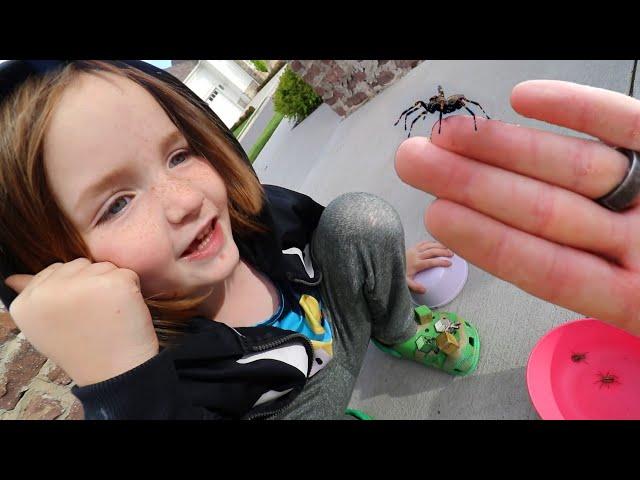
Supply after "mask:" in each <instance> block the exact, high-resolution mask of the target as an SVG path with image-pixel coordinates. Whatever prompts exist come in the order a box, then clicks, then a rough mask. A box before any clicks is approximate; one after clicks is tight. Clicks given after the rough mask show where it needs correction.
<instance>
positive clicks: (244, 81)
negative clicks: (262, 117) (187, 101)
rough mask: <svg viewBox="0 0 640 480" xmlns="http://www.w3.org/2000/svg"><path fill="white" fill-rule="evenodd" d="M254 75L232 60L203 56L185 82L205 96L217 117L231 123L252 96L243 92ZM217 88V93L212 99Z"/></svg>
mask: <svg viewBox="0 0 640 480" xmlns="http://www.w3.org/2000/svg"><path fill="white" fill-rule="evenodd" d="M252 81H253V79H252V78H251V76H250V75H248V74H247V73H246V72H245V71H244V70H242V69H241V68H240V67H239V66H237V65H236V64H235V63H234V62H233V61H230V60H203V61H201V62H200V63H199V64H198V65H197V66H196V68H195V69H194V70H193V72H191V73H190V74H189V75H188V76H187V78H185V84H186V85H187V86H188V87H189V88H190V89H191V90H193V91H194V92H195V94H196V95H198V96H199V97H200V98H202V99H203V100H205V101H206V102H207V103H208V104H209V106H210V107H211V109H212V110H213V111H214V112H216V114H217V115H218V117H220V119H221V120H222V121H223V122H224V123H225V125H227V126H228V127H230V126H232V125H233V124H234V123H235V122H236V121H237V120H238V118H240V116H241V115H242V113H243V112H244V109H245V108H246V106H247V105H248V103H249V102H250V100H251V99H250V98H249V97H248V96H247V95H246V94H245V93H244V91H245V90H246V88H247V87H248V86H249V85H250V84H251V82H252ZM214 90H217V95H216V96H215V97H214V98H213V99H210V96H211V94H212V93H213V92H214Z"/></svg>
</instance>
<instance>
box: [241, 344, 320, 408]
mask: <svg viewBox="0 0 640 480" xmlns="http://www.w3.org/2000/svg"><path fill="white" fill-rule="evenodd" d="M295 338H301V339H302V340H304V342H305V343H306V345H308V346H309V349H310V350H311V355H312V357H313V345H312V344H311V341H310V340H309V339H308V338H307V337H305V336H304V335H302V334H300V333H293V334H291V335H287V336H286V337H284V338H280V339H278V340H274V341H273V342H270V343H267V344H266V345H253V346H249V349H250V350H252V351H254V352H259V351H262V350H269V349H271V348H274V347H277V346H279V345H283V344H284V343H287V342H289V341H290V340H292V339H295ZM309 349H307V352H309ZM311 361H313V358H312V359H311ZM308 375H309V373H308V372H307V373H306V374H305V376H306V377H307V380H309V377H308ZM303 388H304V387H303ZM298 395H299V394H298ZM296 397H297V395H296ZM296 397H294V398H292V399H291V400H290V401H289V402H288V403H287V404H286V405H283V406H282V407H280V408H278V409H276V410H270V411H266V412H261V413H257V414H254V415H249V416H248V417H245V420H256V419H258V418H265V417H270V416H276V415H279V414H281V413H282V412H283V411H284V410H285V409H286V408H287V407H288V406H289V405H291V403H292V402H293V401H294V400H295V398H296Z"/></svg>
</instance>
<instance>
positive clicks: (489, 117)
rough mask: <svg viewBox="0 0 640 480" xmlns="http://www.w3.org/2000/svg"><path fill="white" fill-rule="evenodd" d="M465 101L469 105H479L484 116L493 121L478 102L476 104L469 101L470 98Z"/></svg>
mask: <svg viewBox="0 0 640 480" xmlns="http://www.w3.org/2000/svg"><path fill="white" fill-rule="evenodd" d="M465 100H466V101H467V102H469V103H473V104H474V105H477V106H479V107H480V110H482V113H484V115H485V116H486V117H487V118H488V119H489V120H491V117H490V116H489V115H487V112H485V111H484V108H482V105H480V104H479V103H478V102H474V101H473V100H469V99H468V98H465Z"/></svg>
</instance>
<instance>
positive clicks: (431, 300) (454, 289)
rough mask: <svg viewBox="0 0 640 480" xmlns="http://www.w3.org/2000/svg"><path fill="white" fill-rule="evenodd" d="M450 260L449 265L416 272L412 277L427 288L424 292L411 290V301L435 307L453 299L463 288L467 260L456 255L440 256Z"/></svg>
mask: <svg viewBox="0 0 640 480" xmlns="http://www.w3.org/2000/svg"><path fill="white" fill-rule="evenodd" d="M442 258H445V259H447V260H450V261H451V265H450V266H449V267H434V268H429V269H427V270H422V271H421V272H418V273H416V275H415V277H414V279H415V281H416V282H418V283H420V284H421V285H422V286H423V287H424V288H426V289H427V291H426V292H425V293H422V294H418V293H414V292H411V296H412V297H413V303H415V304H416V305H426V306H427V307H429V308H437V307H441V306H443V305H446V304H447V303H450V302H452V301H453V299H454V298H456V297H457V296H458V294H459V293H460V292H461V291H462V289H463V288H464V285H465V283H466V282H467V277H468V275H469V266H468V265H467V262H466V261H465V260H463V259H462V258H460V257H459V256H457V255H455V254H454V255H453V257H442Z"/></svg>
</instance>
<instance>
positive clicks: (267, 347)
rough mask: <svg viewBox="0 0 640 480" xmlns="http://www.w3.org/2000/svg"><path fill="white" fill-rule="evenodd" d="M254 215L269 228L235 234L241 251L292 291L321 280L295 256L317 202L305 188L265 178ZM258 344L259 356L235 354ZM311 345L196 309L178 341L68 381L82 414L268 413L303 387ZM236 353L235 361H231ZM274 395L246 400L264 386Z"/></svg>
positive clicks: (251, 351) (311, 226) (313, 221)
mask: <svg viewBox="0 0 640 480" xmlns="http://www.w3.org/2000/svg"><path fill="white" fill-rule="evenodd" d="M265 192H266V194H267V202H266V205H265V208H264V209H263V212H262V215H261V220H262V221H263V222H265V224H266V225H269V227H270V230H271V231H270V232H268V233H266V234H264V235H256V236H253V237H252V238H250V239H243V240H236V241H237V243H238V247H239V249H240V251H241V255H242V256H243V257H244V258H245V259H247V260H248V261H250V262H251V263H252V264H253V265H255V266H256V267H257V268H258V269H260V270H261V271H262V272H264V273H266V274H267V275H269V277H271V278H272V279H274V280H276V281H277V282H278V284H279V286H280V287H281V288H283V287H284V288H285V291H284V292H283V293H284V294H285V296H286V295H287V294H289V295H291V296H293V297H292V298H297V296H298V295H299V294H301V293H309V292H313V291H314V290H315V289H316V288H317V286H318V285H319V283H320V281H321V273H320V272H319V270H318V269H317V268H315V266H314V269H313V270H314V275H313V276H309V274H308V273H307V271H306V269H305V268H304V264H303V262H301V260H300V257H299V256H298V255H295V254H284V253H282V250H288V249H290V248H298V249H300V250H301V251H304V250H305V247H306V246H307V245H308V244H309V243H310V241H311V235H312V233H313V231H314V230H315V227H316V226H317V224H318V220H319V218H320V214H321V213H322V210H323V207H322V206H320V205H319V204H317V203H316V202H314V201H313V200H312V199H310V198H309V197H307V196H306V195H302V194H299V193H296V192H293V191H291V190H287V189H284V188H281V187H275V186H265ZM295 345H298V346H301V347H303V348H304V350H303V349H302V348H299V349H298V352H300V354H303V355H304V359H303V361H304V363H305V367H306V371H305V372H304V373H303V372H301V371H300V369H299V368H296V367H294V366H292V365H290V364H288V363H286V362H283V361H281V360H280V359H279V358H278V356H277V355H276V352H277V351H278V349H281V348H284V347H291V346H295ZM258 352H263V354H262V356H261V358H260V360H259V361H253V362H248V363H244V362H243V361H242V360H243V359H246V358H251V356H252V355H255V354H256V353H258ZM312 359H313V349H312V346H311V343H310V342H309V341H308V340H307V339H306V337H304V336H303V335H301V334H298V333H295V332H291V331H288V330H282V329H279V328H273V327H266V326H265V327H247V328H237V329H234V328H231V327H228V326H226V325H224V324H222V323H219V322H215V321H212V320H209V319H206V318H203V317H197V318H194V319H192V321H191V323H190V332H189V333H187V334H186V335H185V336H184V337H183V339H182V340H181V342H180V345H179V346H176V347H169V348H166V349H164V350H162V351H161V352H160V353H159V354H158V355H156V356H155V357H154V358H152V359H150V360H149V361H147V362H145V363H144V364H142V365H140V366H138V367H136V368H134V369H133V370H130V371H128V372H126V373H124V374H122V375H119V376H118V377H115V378H112V379H109V380H106V381H104V382H100V383H98V384H94V385H88V386H85V387H78V386H74V387H73V388H72V392H73V394H74V395H75V396H76V397H78V399H79V400H80V401H81V402H82V405H83V407H84V412H85V418H86V419H237V418H243V419H254V418H255V419H257V418H265V417H268V416H271V415H275V414H277V413H278V411H280V410H281V409H282V408H283V407H284V406H286V405H287V404H289V403H290V402H291V401H292V400H293V399H294V398H295V397H296V396H297V395H298V394H299V393H300V391H301V390H302V389H303V388H304V385H305V383H306V380H307V378H308V375H309V373H310V371H311V366H312V365H311V362H312ZM239 360H240V361H239ZM287 390H290V392H289V393H287V394H286V395H284V396H281V397H280V398H278V399H276V400H273V401H270V402H266V403H263V404H260V405H258V406H256V407H254V404H255V403H256V401H257V400H258V399H259V398H261V397H262V396H263V395H264V394H265V393H266V392H268V391H276V392H283V391H287Z"/></svg>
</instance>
